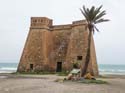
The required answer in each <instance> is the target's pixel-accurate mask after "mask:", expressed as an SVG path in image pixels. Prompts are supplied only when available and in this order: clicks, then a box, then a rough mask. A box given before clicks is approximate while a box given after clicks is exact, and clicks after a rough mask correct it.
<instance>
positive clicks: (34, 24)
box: [31, 17, 52, 28]
mask: <svg viewBox="0 0 125 93" xmlns="http://www.w3.org/2000/svg"><path fill="white" fill-rule="evenodd" d="M50 26H52V19H49V18H47V17H31V28H46V27H47V28H48V27H50Z"/></svg>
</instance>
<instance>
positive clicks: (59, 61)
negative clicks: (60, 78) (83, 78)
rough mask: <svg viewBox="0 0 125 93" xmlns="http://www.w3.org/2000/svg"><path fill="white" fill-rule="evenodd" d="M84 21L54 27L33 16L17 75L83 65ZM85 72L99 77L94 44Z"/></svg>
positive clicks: (84, 47)
mask: <svg viewBox="0 0 125 93" xmlns="http://www.w3.org/2000/svg"><path fill="white" fill-rule="evenodd" d="M87 38H88V30H87V27H86V21H84V20H80V21H74V22H73V23H72V24H67V25H53V24H52V20H51V19H49V18H46V17H32V18H31V26H30V31H29V34H28V37H27V40H26V43H25V47H24V49H23V53H22V56H21V59H20V63H19V65H18V70H17V71H18V72H30V71H32V72H33V71H41V72H42V71H49V72H60V71H70V70H71V69H72V68H73V63H75V62H77V63H79V64H80V66H83V65H84V62H85V57H86V52H87V47H88V46H87V43H88V42H87ZM88 70H89V71H90V72H91V73H92V74H94V75H95V76H96V75H98V67H97V62H96V54H95V47H94V41H93V37H92V43H91V59H90V64H89V68H88Z"/></svg>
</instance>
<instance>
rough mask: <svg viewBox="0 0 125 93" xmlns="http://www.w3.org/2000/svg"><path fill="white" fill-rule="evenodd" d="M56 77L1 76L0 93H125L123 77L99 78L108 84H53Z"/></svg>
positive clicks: (124, 77) (124, 78) (124, 79)
mask: <svg viewBox="0 0 125 93" xmlns="http://www.w3.org/2000/svg"><path fill="white" fill-rule="evenodd" d="M58 78H63V77H60V76H56V75H19V76H17V75H8V74H7V75H6V74H5V75H3V74H2V75H1V74H0V93H125V76H116V75H114V76H109V77H108V78H101V79H103V80H105V81H108V82H109V84H101V85H100V84H83V83H76V82H54V80H56V79H58Z"/></svg>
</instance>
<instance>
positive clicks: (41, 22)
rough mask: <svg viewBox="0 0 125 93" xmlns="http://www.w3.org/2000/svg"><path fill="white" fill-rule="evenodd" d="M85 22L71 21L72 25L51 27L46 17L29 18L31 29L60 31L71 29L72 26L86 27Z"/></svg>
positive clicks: (50, 21) (51, 23)
mask: <svg viewBox="0 0 125 93" xmlns="http://www.w3.org/2000/svg"><path fill="white" fill-rule="evenodd" d="M86 24H87V22H86V21H85V20H78V21H73V22H72V24H65V25H53V20H52V19H49V18H47V17H31V26H30V28H31V29H49V30H60V29H71V28H72V27H74V26H81V25H86Z"/></svg>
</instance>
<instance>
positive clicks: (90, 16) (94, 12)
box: [80, 5, 109, 76]
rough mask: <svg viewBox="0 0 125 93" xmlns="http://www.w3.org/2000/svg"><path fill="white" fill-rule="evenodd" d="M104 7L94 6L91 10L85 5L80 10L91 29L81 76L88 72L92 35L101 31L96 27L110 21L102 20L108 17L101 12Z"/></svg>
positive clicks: (104, 12)
mask: <svg viewBox="0 0 125 93" xmlns="http://www.w3.org/2000/svg"><path fill="white" fill-rule="evenodd" d="M101 8H102V5H101V6H100V7H97V8H95V6H92V7H91V8H86V7H85V6H84V5H83V8H82V9H80V11H81V13H82V14H83V16H84V17H85V19H86V21H87V25H88V26H87V27H88V29H89V36H88V48H87V54H86V59H85V64H84V66H82V69H81V76H84V75H85V74H86V73H87V72H88V71H87V69H88V65H89V62H90V60H91V59H90V56H91V55H90V52H91V48H90V47H91V40H92V38H91V37H92V35H93V33H94V32H95V30H96V31H99V30H98V28H97V27H96V24H98V23H101V22H107V21H109V20H108V19H104V18H102V17H103V16H104V15H106V11H105V10H103V11H101Z"/></svg>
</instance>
